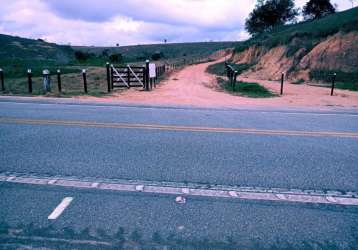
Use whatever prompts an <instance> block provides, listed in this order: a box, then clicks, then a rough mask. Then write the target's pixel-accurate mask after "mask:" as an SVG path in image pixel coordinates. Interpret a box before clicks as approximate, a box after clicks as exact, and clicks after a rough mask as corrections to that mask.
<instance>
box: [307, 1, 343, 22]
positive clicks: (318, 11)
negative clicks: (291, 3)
mask: <svg viewBox="0 0 358 250" xmlns="http://www.w3.org/2000/svg"><path fill="white" fill-rule="evenodd" d="M335 12H336V9H335V8H334V6H333V5H332V4H331V1H330V0H310V1H308V2H307V3H306V5H305V6H304V7H303V11H302V14H303V16H304V18H305V19H317V18H321V17H324V16H327V15H329V14H333V13H335Z"/></svg>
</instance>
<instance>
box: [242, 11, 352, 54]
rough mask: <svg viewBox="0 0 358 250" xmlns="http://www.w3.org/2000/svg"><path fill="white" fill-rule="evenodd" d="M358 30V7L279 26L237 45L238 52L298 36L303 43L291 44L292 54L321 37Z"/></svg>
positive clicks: (309, 45)
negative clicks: (311, 19)
mask: <svg viewBox="0 0 358 250" xmlns="http://www.w3.org/2000/svg"><path fill="white" fill-rule="evenodd" d="M357 30H358V7H356V8H353V9H350V10H347V11H342V12H338V13H336V14H332V15H329V16H326V17H324V18H321V19H318V20H313V21H306V22H301V23H298V24H291V25H284V26H279V27H277V28H276V29H275V30H273V31H272V32H266V33H263V34H261V35H259V36H257V37H254V38H251V39H249V40H247V41H245V42H243V43H239V44H238V46H236V47H235V51H236V52H237V53H239V52H242V51H244V50H245V49H247V48H249V47H250V46H252V45H257V46H264V47H266V48H268V49H270V48H273V47H276V46H278V45H290V44H291V42H292V41H293V40H294V39H295V38H297V39H299V40H300V41H302V42H303V43H302V44H300V45H298V44H297V45H296V46H295V47H292V46H290V47H289V50H288V54H289V55H292V54H293V53H294V52H295V51H296V50H298V49H299V48H300V47H302V46H303V47H305V48H308V49H310V48H311V49H312V47H313V46H314V45H315V44H317V43H318V42H319V41H320V40H321V39H323V38H326V37H328V36H330V35H333V34H336V33H337V32H340V31H341V32H350V31H357Z"/></svg>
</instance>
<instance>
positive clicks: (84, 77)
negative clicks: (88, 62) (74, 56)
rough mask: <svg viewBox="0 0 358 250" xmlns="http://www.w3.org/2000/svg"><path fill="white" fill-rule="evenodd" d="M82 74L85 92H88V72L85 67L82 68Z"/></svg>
mask: <svg viewBox="0 0 358 250" xmlns="http://www.w3.org/2000/svg"><path fill="white" fill-rule="evenodd" d="M82 76H83V88H84V91H85V93H86V94H87V74H86V70H85V69H83V70H82Z"/></svg>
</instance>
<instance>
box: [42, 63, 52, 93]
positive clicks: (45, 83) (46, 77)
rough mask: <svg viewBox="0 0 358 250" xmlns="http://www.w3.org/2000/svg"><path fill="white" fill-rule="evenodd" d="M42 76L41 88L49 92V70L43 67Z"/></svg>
mask: <svg viewBox="0 0 358 250" xmlns="http://www.w3.org/2000/svg"><path fill="white" fill-rule="evenodd" d="M42 77H43V90H44V92H45V93H47V92H51V77H50V71H49V70H48V69H44V70H43V71H42Z"/></svg>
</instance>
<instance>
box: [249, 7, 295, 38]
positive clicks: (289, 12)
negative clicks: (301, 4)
mask: <svg viewBox="0 0 358 250" xmlns="http://www.w3.org/2000/svg"><path fill="white" fill-rule="evenodd" d="M297 15H298V9H296V8H295V3H294V1H293V0H258V1H257V3H256V6H255V8H254V10H253V11H252V12H251V13H250V15H249V17H248V18H247V19H246V22H245V29H246V30H247V31H248V32H249V33H250V34H251V35H254V36H255V35H258V34H260V33H262V32H265V31H270V30H272V29H273V28H274V27H276V26H279V25H283V24H286V23H288V22H292V21H295V20H296V16H297Z"/></svg>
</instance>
